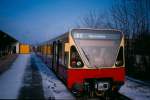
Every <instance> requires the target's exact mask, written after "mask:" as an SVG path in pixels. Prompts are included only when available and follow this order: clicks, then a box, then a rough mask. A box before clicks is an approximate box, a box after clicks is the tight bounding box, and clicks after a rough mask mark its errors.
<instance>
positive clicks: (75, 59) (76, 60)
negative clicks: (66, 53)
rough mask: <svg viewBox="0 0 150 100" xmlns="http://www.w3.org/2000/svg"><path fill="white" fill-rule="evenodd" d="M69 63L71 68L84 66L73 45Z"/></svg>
mask: <svg viewBox="0 0 150 100" xmlns="http://www.w3.org/2000/svg"><path fill="white" fill-rule="evenodd" d="M70 65H71V67H73V68H81V67H83V66H84V64H83V62H82V60H81V58H80V56H79V53H78V52H77V50H76V48H75V46H72V47H71V55H70Z"/></svg>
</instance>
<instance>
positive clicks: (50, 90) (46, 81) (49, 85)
mask: <svg viewBox="0 0 150 100" xmlns="http://www.w3.org/2000/svg"><path fill="white" fill-rule="evenodd" d="M32 56H33V57H34V59H35V62H36V66H37V67H38V69H39V71H40V74H41V76H42V83H43V90H44V96H45V99H50V98H53V99H69V100H71V99H75V98H74V97H73V95H72V94H71V93H70V92H69V91H68V90H67V88H66V86H65V85H64V84H63V83H62V82H61V81H60V80H59V79H58V78H57V77H56V76H55V74H54V73H53V72H52V71H51V70H50V69H49V68H48V67H47V66H46V65H45V64H44V63H43V62H42V61H41V59H40V58H38V57H36V55H35V54H33V55H32Z"/></svg>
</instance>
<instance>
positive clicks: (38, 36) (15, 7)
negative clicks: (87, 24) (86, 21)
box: [0, 0, 112, 43]
mask: <svg viewBox="0 0 150 100" xmlns="http://www.w3.org/2000/svg"><path fill="white" fill-rule="evenodd" d="M111 4H112V0H0V30H2V31H4V32H7V33H9V34H10V35H12V36H14V37H16V38H17V39H18V40H20V41H21V42H25V43H37V42H41V41H46V40H48V39H51V38H53V37H55V36H57V35H59V34H62V33H64V32H66V31H68V30H69V29H70V28H74V27H76V25H77V23H79V22H80V19H81V18H82V17H83V16H85V15H86V14H87V13H88V12H89V11H90V10H96V11H99V12H102V13H104V12H105V11H107V10H108V9H109V7H111Z"/></svg>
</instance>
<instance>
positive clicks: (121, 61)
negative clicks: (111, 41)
mask: <svg viewBox="0 0 150 100" xmlns="http://www.w3.org/2000/svg"><path fill="white" fill-rule="evenodd" d="M123 63H124V62H123V47H120V50H119V53H118V57H117V60H116V63H115V66H117V67H118V66H122V65H123Z"/></svg>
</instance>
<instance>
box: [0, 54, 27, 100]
mask: <svg viewBox="0 0 150 100" xmlns="http://www.w3.org/2000/svg"><path fill="white" fill-rule="evenodd" d="M29 58H30V54H20V55H19V56H18V58H17V59H16V60H15V62H14V63H13V64H12V66H11V67H10V69H9V70H7V71H6V72H4V73H3V74H2V75H0V99H17V97H18V95H19V90H20V88H21V84H22V81H23V76H24V71H25V68H26V66H27V65H28V64H29V62H28V61H29Z"/></svg>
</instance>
